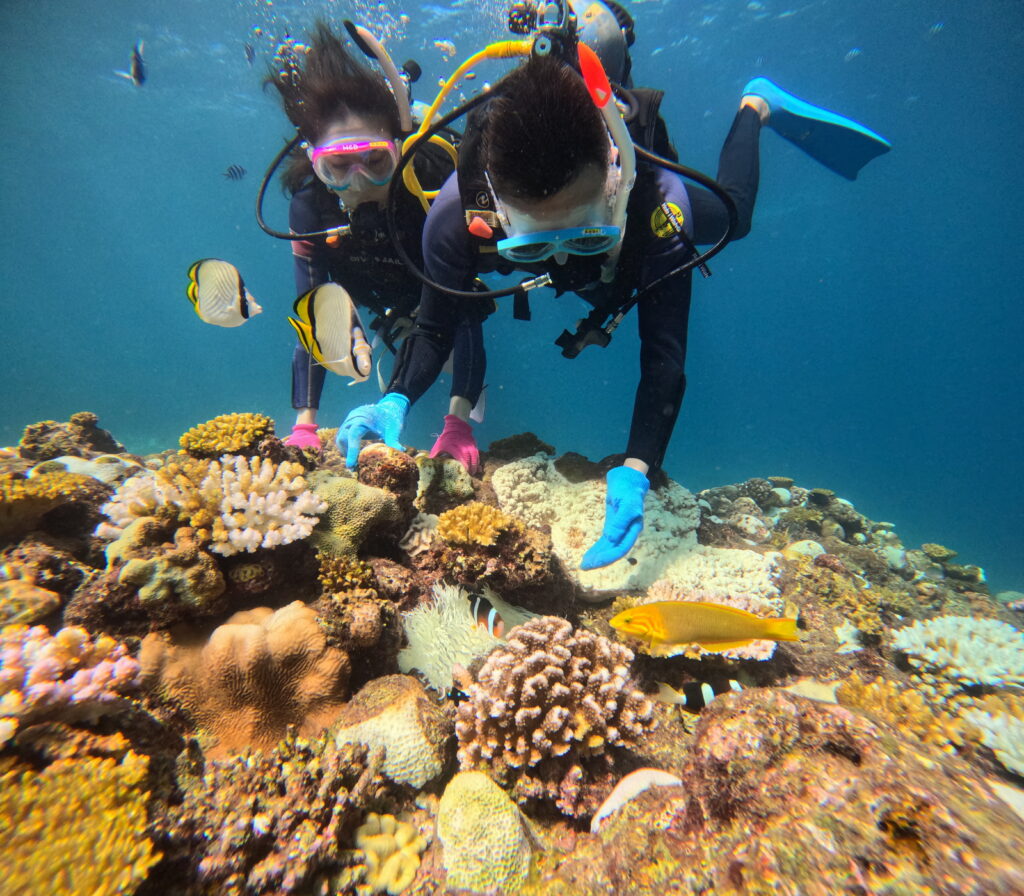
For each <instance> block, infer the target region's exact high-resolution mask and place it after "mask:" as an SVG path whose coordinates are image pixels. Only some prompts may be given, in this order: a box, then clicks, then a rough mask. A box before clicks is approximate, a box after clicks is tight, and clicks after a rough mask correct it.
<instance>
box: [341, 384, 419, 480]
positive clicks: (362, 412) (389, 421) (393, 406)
mask: <svg viewBox="0 0 1024 896" xmlns="http://www.w3.org/2000/svg"><path fill="white" fill-rule="evenodd" d="M408 410H409V399H408V398H406V397H405V396H404V395H401V394H399V393H398V392H389V393H388V394H387V395H385V396H384V397H383V398H382V399H381V400H380V401H378V402H377V403H376V404H364V405H360V406H359V407H357V408H353V409H352V410H351V411H349V412H348V416H347V417H346V418H345V422H344V423H342V424H341V427H340V428H339V429H338V437H337V439H336V440H335V441H336V442H337V443H338V449H339V450H340V451H341V452H342V454H344V455H345V466H346V467H348V468H349V469H352V468H353V467H354V466H355V465H356V462H357V461H358V460H359V448H360V443H361V442H362V439H363V436H365V435H366V434H367V433H376V434H377V435H379V436H380V437H381V438H382V439H383V440H384V444H385V445H387V446H388V447H389V448H396V449H398V450H399V451H401V450H402V444H401V442H399V441H398V439H399V437H400V436H401V434H402V425H403V424H404V423H405V415H406V413H407V412H408Z"/></svg>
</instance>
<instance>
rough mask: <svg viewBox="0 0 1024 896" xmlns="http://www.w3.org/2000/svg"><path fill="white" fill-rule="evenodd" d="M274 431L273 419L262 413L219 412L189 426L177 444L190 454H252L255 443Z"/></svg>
mask: <svg viewBox="0 0 1024 896" xmlns="http://www.w3.org/2000/svg"><path fill="white" fill-rule="evenodd" d="M273 434H274V421H273V420H271V419H270V418H269V417H265V416H264V415H263V414H221V415H220V416H219V417H214V418H213V419H212V420H207V421H206V422H205V423H200V424H198V425H197V426H193V427H192V428H191V429H190V430H189V431H188V432H186V433H185V434H184V435H183V436H182V437H181V439H180V440H179V444H180V445H181V447H182V448H184V449H185V450H186V451H187V452H188V453H189V454H191V455H193V456H194V457H220V456H221V455H222V454H255V453H256V447H257V446H258V445H259V443H260V442H262V441H263V440H264V439H265V438H267V437H268V436H272V435H273Z"/></svg>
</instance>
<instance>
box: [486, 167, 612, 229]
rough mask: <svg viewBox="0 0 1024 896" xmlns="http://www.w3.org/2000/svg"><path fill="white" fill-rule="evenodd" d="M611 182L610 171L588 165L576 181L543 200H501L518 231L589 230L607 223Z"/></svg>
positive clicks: (501, 198)
mask: <svg viewBox="0 0 1024 896" xmlns="http://www.w3.org/2000/svg"><path fill="white" fill-rule="evenodd" d="M607 180H608V171H607V169H606V168H603V167H601V166H598V165H587V166H586V168H584V169H583V170H582V171H581V172H580V173H579V174H578V175H577V177H576V179H575V180H572V181H570V182H569V183H568V184H567V185H566V186H564V187H562V189H561V190H559V191H558V192H557V193H552V194H551V195H550V196H546V197H545V198H543V199H506V198H505V197H503V196H499V197H498V198H499V199H500V201H501V203H502V205H503V206H504V208H505V211H506V212H507V213H508V215H509V218H510V219H514V223H515V224H516V225H518V226H517V229H519V228H522V230H523V231H525V232H539V231H542V230H561V229H562V228H565V227H588V226H590V225H593V224H604V223H606V221H605V215H606V211H605V210H606V208H607V206H608V198H607V194H606V192H605V185H606V183H607Z"/></svg>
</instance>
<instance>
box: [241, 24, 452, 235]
mask: <svg viewBox="0 0 1024 896" xmlns="http://www.w3.org/2000/svg"><path fill="white" fill-rule="evenodd" d="M342 24H343V25H344V26H345V30H346V31H347V32H348V34H349V37H351V38H352V41H353V42H354V43H355V45H356V46H357V47H359V49H360V50H361V51H362V52H363V54H364V55H366V56H367V57H369V58H370V59H373V60H374V61H375V62H376V63H377V64H378V65H379V66H380V68H381V71H382V72H383V73H384V77H385V78H386V79H387V82H388V85H389V86H390V88H391V93H392V94H393V95H394V97H395V105H396V106H397V107H398V121H399V124H400V126H401V129H402V133H403V134H408V133H409V132H411V131H412V126H413V122H412V106H411V102H410V95H409V87H408V84H407V81H406V78H403V77H402V73H401V72H399V70H398V67H397V66H396V65H395V63H394V61H393V60H392V59H391V57H390V56H389V55H388V53H387V51H386V50H385V49H384V47H383V46H382V45H381V43H380V41H379V40H377V38H376V37H374V36H373V35H372V34H371V33H370V32H369V31H367V30H366V29H365V28H363V27H362V26H361V25H357V24H355V23H354V22H351V21H349V20H348V19H346V20H345V21H344V22H343V23H342ZM411 68H414V69H415V70H416V73H414V74H409V75H408V79H409V80H410V81H414V80H416V78H417V77H419V75H418V70H419V66H417V65H415V63H409V62H407V63H405V66H404V67H403V71H405V72H407V73H408V72H410V69H411ZM439 139H440V138H439ZM302 142H303V138H302V135H301V134H296V135H295V136H294V137H293V138H292V139H291V140H289V141H288V142H287V143H286V144H285V145H284V148H283V149H282V150H281V151H280V152H279V153H278V154H277V155H276V156H274V158H273V160H272V161H271V162H270V165H269V167H268V168H267V170H266V172H265V173H264V175H263V180H262V181H261V182H260V188H259V192H258V193H257V194H256V223H257V224H258V225H259V227H260V230H262V231H263V232H264V233H266V234H267V235H269V236H272V237H275V238H276V239H279V240H289V241H291V240H312V239H323V240H325V241H326V242H327V244H328V245H336V244H337V242H338V240H339V239H340V238H341V237H343V236H348V234H350V233H351V232H352V228H351V226H349V225H347V224H342V225H340V226H338V227H331V228H328V229H327V230H316V231H313V232H311V233H292V232H290V231H289V232H288V233H284V232H282V231H280V230H274V229H273V228H271V227H269V226H268V225H267V223H266V222H265V221H264V220H263V199H264V197H265V196H266V193H267V187H268V186H269V185H270V182H271V180H273V178H274V175H275V174H276V173H277V169H278V168H280V167H281V163H282V162H283V161H284V160H285V158H286V157H287V156H288V155H289V153H291V152H292V150H294V149H295V147H297V146H298V145H299V144H300V143H302ZM442 142H444V141H442ZM454 151H455V150H454V149H453V150H452V152H454Z"/></svg>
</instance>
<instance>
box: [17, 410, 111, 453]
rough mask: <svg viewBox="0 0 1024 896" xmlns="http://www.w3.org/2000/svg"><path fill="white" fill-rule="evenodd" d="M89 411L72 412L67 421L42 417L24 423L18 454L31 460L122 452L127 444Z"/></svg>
mask: <svg viewBox="0 0 1024 896" xmlns="http://www.w3.org/2000/svg"><path fill="white" fill-rule="evenodd" d="M98 423H99V418H98V417H97V416H96V415H95V414H93V413H90V412H89V411H79V412H78V413H77V414H72V415H71V419H70V420H69V421H68V422H67V423H58V422H57V421H56V420H43V421H41V422H39V423H32V424H30V425H29V426H26V427H25V432H24V433H23V434H22V437H21V442H20V444H19V445H18V454H20V455H21V456H22V457H24V458H27V459H29V460H50V459H52V458H54V457H61V456H62V455H71V456H72V457H95V456H96V455H97V454H121V453H123V452H124V450H125V448H124V445H122V444H121V443H120V442H118V441H117V440H116V439H115V438H114V437H113V436H112V435H111V434H110V433H109V432H107V431H106V430H105V429H100V428H99V426H98V425H97V424H98Z"/></svg>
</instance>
